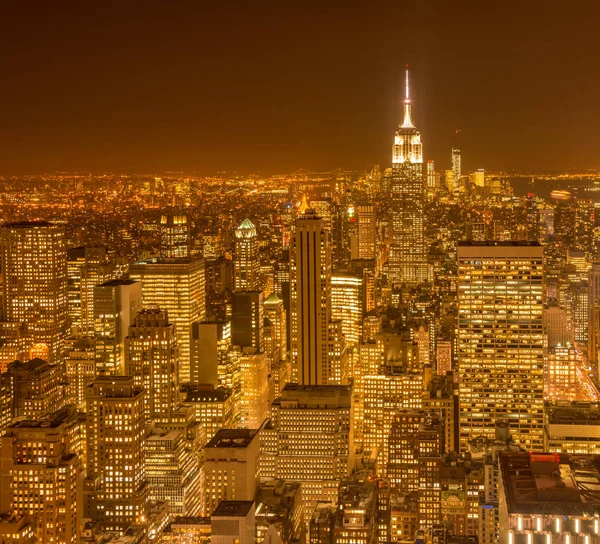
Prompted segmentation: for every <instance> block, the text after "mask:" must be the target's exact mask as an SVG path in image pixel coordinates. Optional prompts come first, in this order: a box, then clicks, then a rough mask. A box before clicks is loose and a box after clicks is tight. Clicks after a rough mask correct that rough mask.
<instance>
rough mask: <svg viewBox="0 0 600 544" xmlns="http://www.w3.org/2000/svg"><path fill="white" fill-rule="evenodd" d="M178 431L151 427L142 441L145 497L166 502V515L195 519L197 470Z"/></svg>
mask: <svg viewBox="0 0 600 544" xmlns="http://www.w3.org/2000/svg"><path fill="white" fill-rule="evenodd" d="M191 442H192V441H191V440H188V439H187V438H186V436H185V435H184V434H183V432H182V431H181V430H176V429H169V430H167V429H161V428H155V429H153V430H152V432H151V433H150V434H149V435H148V437H147V438H146V440H145V442H144V457H145V465H146V478H147V481H148V498H149V499H150V500H151V501H167V502H168V504H169V516H176V515H179V516H197V515H198V514H199V512H200V508H201V507H202V504H201V502H200V497H201V493H202V491H203V490H202V489H200V486H201V478H200V476H201V474H200V467H199V465H198V457H197V456H196V452H195V451H194V448H193V445H192V443H191Z"/></svg>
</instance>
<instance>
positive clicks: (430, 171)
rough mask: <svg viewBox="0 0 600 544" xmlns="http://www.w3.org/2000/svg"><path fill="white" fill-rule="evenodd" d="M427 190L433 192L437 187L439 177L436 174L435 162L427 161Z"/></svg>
mask: <svg viewBox="0 0 600 544" xmlns="http://www.w3.org/2000/svg"><path fill="white" fill-rule="evenodd" d="M426 164H427V192H428V193H429V194H433V193H434V192H435V190H436V189H437V179H436V175H435V162H433V161H431V160H429V161H427V163H426Z"/></svg>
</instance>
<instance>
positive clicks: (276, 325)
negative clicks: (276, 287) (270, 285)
mask: <svg viewBox="0 0 600 544" xmlns="http://www.w3.org/2000/svg"><path fill="white" fill-rule="evenodd" d="M263 316H264V318H265V320H268V321H269V322H270V323H271V326H272V331H273V332H272V342H273V352H274V353H275V351H277V352H278V355H279V360H281V361H283V360H285V359H286V358H287V323H286V313H285V307H284V304H283V300H281V298H279V296H277V294H276V293H271V294H270V295H269V297H268V298H267V299H266V300H265V303H264V306H263ZM273 358H274V359H275V358H276V357H275V356H274V357H273Z"/></svg>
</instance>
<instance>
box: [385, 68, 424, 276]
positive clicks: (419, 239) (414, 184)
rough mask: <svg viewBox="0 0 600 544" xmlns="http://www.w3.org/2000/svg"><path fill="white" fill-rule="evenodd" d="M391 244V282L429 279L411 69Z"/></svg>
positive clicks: (398, 144)
mask: <svg viewBox="0 0 600 544" xmlns="http://www.w3.org/2000/svg"><path fill="white" fill-rule="evenodd" d="M391 192H392V194H391V210H392V244H391V246H390V257H389V276H390V278H389V279H390V280H391V282H397V283H421V282H424V281H426V280H427V253H426V251H425V240H424V238H423V201H424V184H423V146H422V144H421V133H420V132H419V131H418V130H417V129H416V128H415V125H414V124H413V119H412V104H411V99H410V96H409V87H408V70H407V71H406V95H405V99H404V119H403V121H402V124H401V125H400V126H399V127H398V130H397V131H396V135H395V138H394V145H393V148H392V187H391Z"/></svg>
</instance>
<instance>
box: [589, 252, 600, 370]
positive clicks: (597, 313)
mask: <svg viewBox="0 0 600 544" xmlns="http://www.w3.org/2000/svg"><path fill="white" fill-rule="evenodd" d="M588 311H589V316H588V350H587V353H588V360H589V361H590V365H591V367H592V370H593V372H594V375H595V376H596V378H597V377H598V360H599V357H598V354H599V351H600V341H599V335H600V264H593V265H592V268H591V270H590V271H589V274H588Z"/></svg>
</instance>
